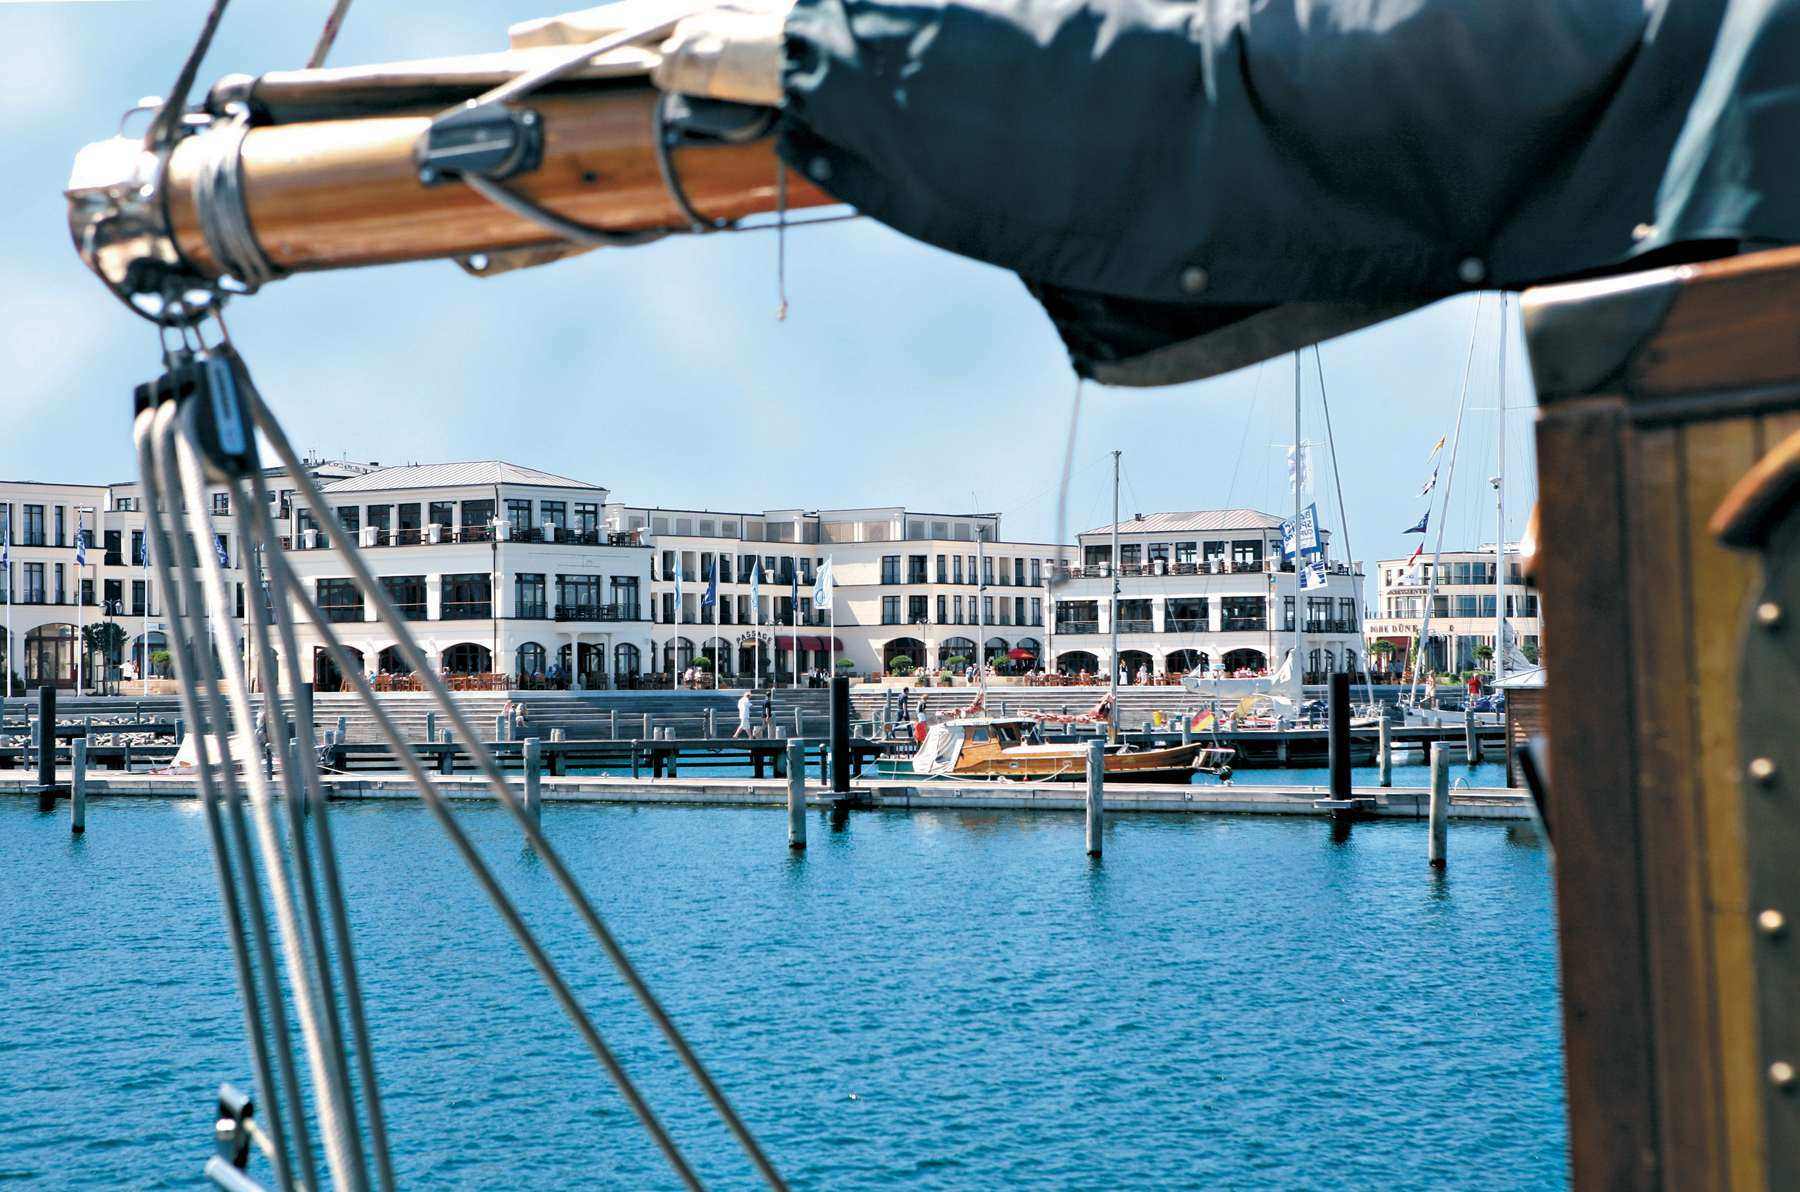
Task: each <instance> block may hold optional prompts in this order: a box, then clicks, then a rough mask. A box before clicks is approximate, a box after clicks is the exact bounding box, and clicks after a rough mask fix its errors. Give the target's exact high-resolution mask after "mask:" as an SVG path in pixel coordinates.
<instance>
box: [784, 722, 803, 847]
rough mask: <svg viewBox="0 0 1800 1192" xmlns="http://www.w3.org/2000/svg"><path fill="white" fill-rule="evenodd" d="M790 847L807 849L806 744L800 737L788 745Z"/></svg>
mask: <svg viewBox="0 0 1800 1192" xmlns="http://www.w3.org/2000/svg"><path fill="white" fill-rule="evenodd" d="M787 780H788V847H789V848H791V849H794V850H796V851H798V850H803V849H805V848H806V742H805V741H802V740H800V739H799V738H798V737H795V738H792V739H790V740H789V741H788V745H787Z"/></svg>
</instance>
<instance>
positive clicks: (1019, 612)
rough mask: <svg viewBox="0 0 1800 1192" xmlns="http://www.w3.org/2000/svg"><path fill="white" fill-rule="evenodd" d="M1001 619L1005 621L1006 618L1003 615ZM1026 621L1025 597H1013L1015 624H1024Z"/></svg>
mask: <svg viewBox="0 0 1800 1192" xmlns="http://www.w3.org/2000/svg"><path fill="white" fill-rule="evenodd" d="M1000 619H1001V620H1003V621H1004V620H1005V619H1006V618H1005V617H1002V618H1000ZM1024 623H1025V597H1023V596H1014V597H1013V624H1015V625H1023V624H1024Z"/></svg>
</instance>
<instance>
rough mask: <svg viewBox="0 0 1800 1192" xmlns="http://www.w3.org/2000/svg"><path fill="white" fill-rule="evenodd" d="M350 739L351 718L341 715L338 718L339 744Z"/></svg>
mask: <svg viewBox="0 0 1800 1192" xmlns="http://www.w3.org/2000/svg"><path fill="white" fill-rule="evenodd" d="M349 739H350V718H349V717H348V716H339V717H338V718H337V743H338V744H339V745H342V744H343V743H344V742H345V741H348V740H349Z"/></svg>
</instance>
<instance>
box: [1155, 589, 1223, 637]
mask: <svg viewBox="0 0 1800 1192" xmlns="http://www.w3.org/2000/svg"><path fill="white" fill-rule="evenodd" d="M1211 627H1212V621H1211V610H1210V609H1209V608H1208V607H1207V597H1205V596H1172V597H1170V598H1169V599H1167V600H1165V601H1163V631H1164V632H1165V633H1205V632H1206V631H1207V630H1208V629H1209V628H1211Z"/></svg>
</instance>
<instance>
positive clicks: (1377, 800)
mask: <svg viewBox="0 0 1800 1192" xmlns="http://www.w3.org/2000/svg"><path fill="white" fill-rule="evenodd" d="M323 781H324V786H325V790H326V792H327V794H328V797H330V798H331V799H333V800H343V801H359V800H379V799H415V798H417V795H416V793H415V791H414V789H413V786H412V783H411V781H410V780H409V779H407V778H406V777H405V776H404V775H398V774H385V775H375V774H332V775H326V776H325V777H324V780H323ZM434 784H435V785H436V787H437V789H439V790H440V791H442V792H443V793H444V794H445V795H446V796H447V797H449V798H453V799H467V800H472V801H488V800H491V799H492V795H491V793H490V792H489V791H488V789H487V785H486V783H485V782H483V781H482V779H481V778H479V777H478V776H476V775H472V774H453V775H445V776H440V777H437V778H436V779H435V780H434ZM517 785H518V786H520V787H522V785H523V784H522V782H521V783H519V784H517ZM540 789H541V796H542V798H543V801H544V803H545V804H546V805H549V804H556V803H622V804H675V805H692V806H736V807H781V806H785V805H786V802H787V789H788V784H787V781H786V780H785V779H778V778H635V779H634V778H598V777H579V776H577V777H566V778H558V777H553V776H551V775H548V774H546V775H545V776H544V777H543V779H542V780H541V788H540ZM852 790H853V794H854V795H855V796H856V799H857V801H858V802H859V803H860V804H861V805H862V806H865V807H870V808H874V809H878V810H879V809H897V810H915V809H946V810H995V811H998V810H1013V811H1059V812H1076V813H1080V812H1082V811H1084V810H1085V788H1084V787H1083V785H1082V784H1081V783H1066V782H1005V781H976V780H967V781H964V780H929V781H916V780H886V779H865V780H861V781H858V782H855V783H853V784H852ZM87 792H88V797H89V798H90V799H94V798H100V799H105V798H108V797H117V796H136V797H153V798H175V799H181V798H195V797H197V796H198V793H199V787H198V783H197V782H196V780H195V779H194V777H193V776H191V775H170V774H115V773H106V774H99V773H90V774H89V776H88V781H87ZM1325 794H1326V790H1325V788H1324V787H1322V786H1301V785H1267V786H1265V785H1260V784H1259V785H1255V786H1249V785H1225V784H1220V783H1208V784H1206V785H1195V786H1168V785H1163V784H1156V783H1107V784H1106V810H1107V812H1108V813H1112V812H1120V813H1128V812H1150V813H1158V812H1160V813H1168V814H1196V813H1213V814H1221V813H1223V814H1236V815H1311V816H1327V815H1329V812H1328V811H1324V810H1320V809H1319V808H1317V807H1315V806H1314V804H1315V803H1316V802H1317V801H1318V800H1320V799H1322V798H1323V797H1324V796H1325ZM0 795H16V796H28V795H35V787H34V786H33V780H32V779H31V778H29V777H27V776H25V775H23V774H0ZM1356 795H1357V797H1358V798H1359V799H1369V800H1372V804H1371V805H1370V808H1369V811H1370V813H1371V814H1372V815H1374V816H1377V817H1387V818H1401V819H1423V818H1425V815H1426V812H1427V810H1428V801H1429V797H1430V792H1429V791H1428V790H1427V789H1426V788H1424V787H1396V788H1391V789H1381V788H1375V787H1369V788H1359V789H1358V790H1357V791H1356ZM806 801H807V803H808V804H810V805H812V806H820V807H829V806H832V805H833V804H834V803H836V802H837V799H836V797H835V796H834V795H833V794H832V793H831V792H830V791H829V790H828V789H826V786H825V784H824V783H810V782H809V783H808V784H807V788H806ZM1450 814H1451V815H1452V816H1453V817H1455V818H1459V819H1495V820H1525V819H1530V818H1531V812H1530V807H1529V801H1528V799H1527V797H1526V796H1525V795H1524V794H1522V793H1519V792H1515V791H1509V790H1504V789H1499V788H1472V787H1471V788H1464V789H1461V790H1458V791H1456V792H1455V793H1454V794H1453V796H1452V797H1451V801H1450ZM105 815H106V812H105V808H104V806H102V807H99V808H96V809H94V810H92V811H91V812H90V816H91V818H92V819H93V820H94V822H95V824H96V826H97V828H98V825H100V824H103V823H104V822H105Z"/></svg>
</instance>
